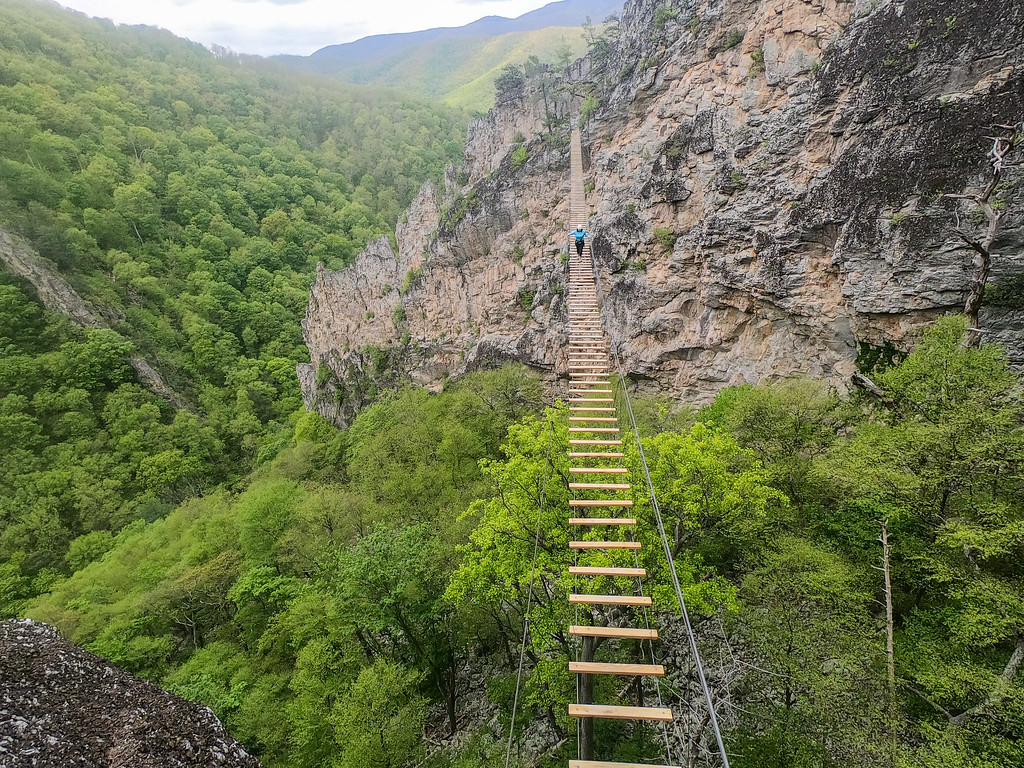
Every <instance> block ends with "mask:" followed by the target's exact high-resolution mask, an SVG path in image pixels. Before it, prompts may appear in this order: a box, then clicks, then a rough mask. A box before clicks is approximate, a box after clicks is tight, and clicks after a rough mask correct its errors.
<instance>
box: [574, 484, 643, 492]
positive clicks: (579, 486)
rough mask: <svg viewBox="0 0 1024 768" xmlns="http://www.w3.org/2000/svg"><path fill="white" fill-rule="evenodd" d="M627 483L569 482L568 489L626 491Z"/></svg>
mask: <svg viewBox="0 0 1024 768" xmlns="http://www.w3.org/2000/svg"><path fill="white" fill-rule="evenodd" d="M629 487H630V486H629V483H569V490H570V491H628V490H629Z"/></svg>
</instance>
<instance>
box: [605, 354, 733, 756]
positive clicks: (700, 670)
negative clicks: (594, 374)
mask: <svg viewBox="0 0 1024 768" xmlns="http://www.w3.org/2000/svg"><path fill="white" fill-rule="evenodd" d="M612 354H613V356H614V357H615V368H616V370H617V371H618V373H619V383H620V384H621V386H622V394H623V397H624V398H625V400H626V410H627V411H628V413H629V421H630V425H631V426H632V428H633V436H634V437H635V438H636V448H637V452H638V453H639V454H640V464H641V466H642V467H643V470H644V479H645V480H646V482H647V491H648V493H649V494H650V496H651V508H652V509H653V510H654V520H655V522H656V523H657V524H658V533H659V534H660V536H661V543H662V546H663V547H664V549H665V558H666V560H668V570H669V574H670V575H671V577H672V588H673V589H674V590H675V593H676V601H677V602H678V603H679V610H680V612H681V613H682V616H683V625H684V626H685V627H686V636H687V638H688V639H689V641H690V652H691V653H693V660H694V664H695V666H696V667H697V676H698V678H699V679H700V686H701V689H702V690H703V691H704V699H705V701H707V705H708V714H709V716H710V720H711V727H712V729H713V730H714V732H715V741H716V742H718V752H719V754H720V755H721V756H722V765H723V768H729V756H728V755H727V754H726V752H725V742H724V740H723V739H722V730H721V728H720V727H719V724H718V715H717V713H716V712H715V704H714V702H713V701H712V699H711V687H710V686H709V685H708V680H707V676H706V675H705V673H704V663H703V662H702V661H701V658H700V650H699V649H698V648H697V635H696V633H694V631H693V624H692V623H691V622H690V612H689V611H688V610H687V609H686V600H685V599H684V598H683V588H682V587H681V586H680V584H679V575H678V574H677V573H676V564H675V560H674V559H673V558H672V547H671V545H670V544H669V543H668V534H667V533H666V532H665V522H664V520H663V519H662V517H661V508H660V507H659V506H658V497H657V495H656V494H655V492H654V482H653V481H652V480H651V470H650V468H649V467H648V466H647V456H646V455H645V454H644V446H643V442H642V441H641V440H640V429H639V427H637V423H636V415H635V414H634V413H633V403H632V401H631V400H630V397H629V388H628V387H627V386H626V375H625V372H624V371H623V369H622V361H621V360H620V359H619V351H618V349H617V348H616V347H615V346H612Z"/></svg>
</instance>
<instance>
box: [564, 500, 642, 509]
mask: <svg viewBox="0 0 1024 768" xmlns="http://www.w3.org/2000/svg"><path fill="white" fill-rule="evenodd" d="M569 506H570V507H632V506H633V500H632V499H569Z"/></svg>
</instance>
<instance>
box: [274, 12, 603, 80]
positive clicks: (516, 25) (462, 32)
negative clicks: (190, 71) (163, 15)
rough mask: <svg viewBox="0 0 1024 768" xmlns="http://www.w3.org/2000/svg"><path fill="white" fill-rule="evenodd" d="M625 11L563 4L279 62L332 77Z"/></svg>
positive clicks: (383, 37) (363, 40)
mask: <svg viewBox="0 0 1024 768" xmlns="http://www.w3.org/2000/svg"><path fill="white" fill-rule="evenodd" d="M621 10H622V3H621V2H618V0H559V1H558V2H553V3H548V4H547V5H545V6H543V7H541V8H538V9H536V10H534V11H529V12H528V13H524V14H522V15H521V16H517V17H515V18H507V17H505V16H484V17H482V18H480V19H477V20H476V21H473V22H470V23H469V24H464V25H462V26H461V27H433V28H431V29H424V30H419V31H416V32H398V33H393V34H385V35H369V36H367V37H363V38H360V39H359V40H354V41H352V42H350V43H340V44H338V45H328V46H325V47H324V48H321V49H319V50H317V51H314V52H313V53H312V54H310V55H309V56H280V57H275V58H280V59H283V60H287V61H290V62H292V63H295V62H297V61H302V60H306V61H309V62H314V63H315V64H316V66H313V67H309V68H310V69H314V70H315V71H320V72H323V73H328V74H329V73H331V71H332V69H335V68H340V67H342V66H343V65H345V64H356V63H366V61H367V60H368V59H373V58H377V59H379V58H383V57H385V56H389V55H392V54H395V53H400V52H401V51H403V50H408V49H410V48H412V47H414V46H416V45H419V44H421V43H424V42H428V41H431V40H435V39H437V38H439V37H444V36H445V35H450V36H466V35H481V36H486V37H493V36H496V35H502V34H506V33H508V32H530V31H536V30H538V29H543V28H544V27H561V26H574V25H578V24H582V23H583V22H584V21H585V19H586V17H587V16H588V15H590V16H595V17H599V18H593V21H594V22H595V23H596V22H600V21H601V20H603V19H604V18H605V16H606V15H607V14H609V13H614V12H618V11H621Z"/></svg>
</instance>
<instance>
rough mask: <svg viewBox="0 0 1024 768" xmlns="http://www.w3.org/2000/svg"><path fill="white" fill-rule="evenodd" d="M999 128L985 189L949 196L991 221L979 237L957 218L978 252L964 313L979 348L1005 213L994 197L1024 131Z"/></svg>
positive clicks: (960, 232) (961, 233) (969, 339)
mask: <svg viewBox="0 0 1024 768" xmlns="http://www.w3.org/2000/svg"><path fill="white" fill-rule="evenodd" d="M995 127H996V128H997V129H998V130H1000V131H1001V132H1002V135H1000V136H993V137H990V138H992V142H993V143H992V149H991V150H990V151H989V153H988V160H989V165H990V166H991V167H992V175H991V176H990V177H989V180H988V183H987V184H986V185H985V188H984V189H983V190H982V191H981V192H980V193H979V194H966V195H947V197H949V198H951V199H954V200H969V201H971V202H973V203H975V204H976V205H977V206H978V208H980V209H981V211H982V213H983V214H984V215H985V220H986V222H987V225H986V227H985V231H984V233H982V234H980V235H976V234H971V233H969V232H967V231H966V230H965V229H963V227H961V225H960V215H959V214H957V218H956V233H957V235H958V236H959V237H960V239H961V240H963V242H964V243H965V244H966V245H967V247H969V248H970V249H971V250H972V251H974V254H973V258H972V264H971V266H972V270H971V282H970V285H969V286H968V289H967V300H966V302H965V303H964V314H965V315H967V319H968V321H969V322H970V324H971V329H970V331H969V332H968V334H967V338H966V339H965V340H964V343H965V345H967V346H975V345H977V344H978V343H979V342H980V340H981V331H980V329H979V322H978V313H979V312H980V311H981V302H982V299H983V298H984V296H985V283H986V282H988V275H989V272H990V271H991V270H992V244H993V243H994V242H995V240H996V234H997V233H998V232H999V224H1000V222H1001V221H1002V218H1003V213H1004V210H1003V208H1002V207H1001V206H1000V205H998V202H999V201H997V200H993V199H992V196H993V195H994V194H995V193H996V191H997V188H998V186H999V182H1000V180H1001V179H1002V177H1003V171H1004V170H1005V169H1006V168H1007V167H1008V166H1009V164H1010V163H1009V159H1008V158H1009V155H1010V153H1011V152H1012V151H1013V150H1014V149H1015V148H1016V147H1017V146H1018V145H1019V144H1020V142H1021V135H1020V134H1021V131H1024V125H1020V126H1018V125H997V126H995Z"/></svg>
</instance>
